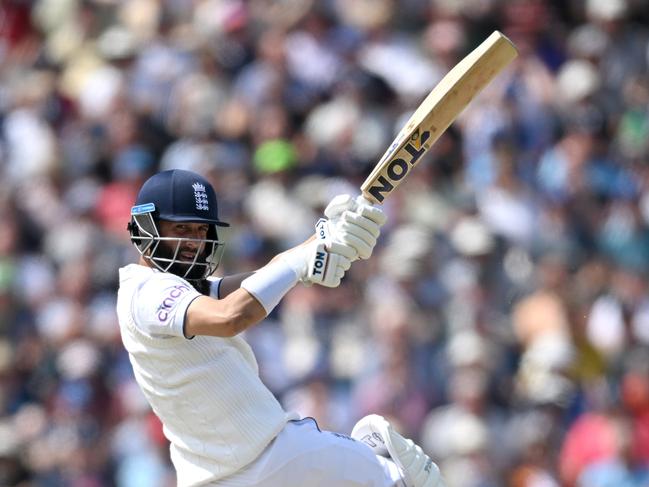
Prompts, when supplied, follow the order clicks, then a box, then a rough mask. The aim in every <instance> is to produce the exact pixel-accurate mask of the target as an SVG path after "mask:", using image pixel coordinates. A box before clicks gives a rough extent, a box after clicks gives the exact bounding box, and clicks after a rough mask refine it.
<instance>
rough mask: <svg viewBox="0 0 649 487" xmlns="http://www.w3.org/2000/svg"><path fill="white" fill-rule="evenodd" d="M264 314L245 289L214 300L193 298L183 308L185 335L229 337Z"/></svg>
mask: <svg viewBox="0 0 649 487" xmlns="http://www.w3.org/2000/svg"><path fill="white" fill-rule="evenodd" d="M265 317H266V310H265V309H264V307H263V306H262V305H261V304H259V301H257V299H255V298H254V297H253V296H252V295H251V294H250V293H249V292H248V291H246V290H245V289H237V290H236V291H233V292H232V293H230V294H229V295H228V296H227V297H225V298H224V299H220V300H215V299H212V298H209V297H207V296H201V297H199V298H196V299H195V300H194V302H192V304H191V305H190V306H189V308H188V309H187V315H186V316H185V335H187V336H194V335H206V336H215V337H233V336H235V335H238V334H239V333H241V332H242V331H244V330H246V329H247V328H250V327H251V326H253V325H255V324H257V323H259V322H260V321H261V320H263V319H264V318H265Z"/></svg>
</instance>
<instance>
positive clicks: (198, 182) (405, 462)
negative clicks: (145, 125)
mask: <svg viewBox="0 0 649 487" xmlns="http://www.w3.org/2000/svg"><path fill="white" fill-rule="evenodd" d="M325 216H326V217H327V219H324V220H321V221H320V222H319V223H318V238H316V236H315V235H314V237H312V238H310V239H309V240H307V241H306V242H304V243H303V244H301V245H299V246H296V247H294V248H292V249H289V250H287V251H285V252H283V253H281V254H279V255H277V256H276V257H274V258H273V259H272V260H271V261H270V262H269V263H268V264H267V265H265V266H264V267H262V268H261V269H258V270H257V271H255V272H250V273H246V274H238V275H233V276H227V277H222V278H215V277H211V275H212V274H213V273H214V271H215V270H216V268H217V267H218V264H219V260H220V257H221V253H222V249H223V242H222V241H221V240H220V239H219V234H218V230H219V228H220V227H225V226H228V224H227V223H225V222H223V221H221V220H220V219H219V216H218V211H217V198H216V194H215V192H214V189H213V188H212V186H211V185H210V183H209V182H208V181H207V180H206V179H205V178H203V177H202V176H200V175H199V174H196V173H194V172H191V171H184V170H170V171H163V172H160V173H158V174H155V175H154V176H152V177H151V178H149V179H148V180H147V181H146V182H145V183H144V185H143V186H142V188H141V189H140V192H139V194H138V196H137V201H136V202H135V205H134V206H133V208H132V210H131V221H130V223H129V225H128V230H129V232H130V235H131V240H132V242H133V244H134V245H135V247H136V248H137V250H138V252H139V253H140V258H139V261H138V262H137V263H134V264H130V265H127V266H125V267H123V268H121V269H120V270H119V282H120V284H119V291H118V299H117V314H118V317H119V325H120V331H121V336H122V341H123V343H124V346H125V348H126V350H127V351H128V353H129V357H130V361H131V364H132V366H133V371H134V374H135V378H136V380H137V382H138V384H139V386H140V388H141V389H142V391H143V393H144V395H145V396H146V398H147V400H148V401H149V403H150V405H151V407H152V408H153V411H154V412H155V414H156V415H157V416H158V417H159V418H160V420H161V421H162V423H163V430H164V434H165V436H166V437H167V438H168V439H169V441H170V444H171V446H170V455H171V460H172V462H173V465H174V467H175V469H176V473H177V481H178V485H179V486H182V487H185V486H186V487H189V486H203V485H209V486H223V487H316V486H318V487H352V486H354V487H360V486H367V487H370V486H372V487H393V486H401V487H402V486H407V487H442V486H443V482H442V480H441V477H440V474H439V469H438V468H437V465H436V464H435V463H433V462H432V460H431V459H430V458H429V457H428V456H426V455H425V454H424V452H423V451H422V450H421V448H420V447H419V446H417V445H415V444H414V443H413V442H412V441H411V440H408V439H405V438H403V437H402V436H401V435H399V434H398V433H397V432H396V431H394V430H393V429H392V427H391V426H390V424H389V423H388V422H387V421H386V420H385V419H384V418H382V417H380V416H377V415H370V416H367V417H365V418H363V419H362V420H360V421H359V423H357V424H356V426H355V427H354V429H353V431H352V434H351V437H349V436H346V435H341V434H337V433H332V432H328V431H321V430H320V429H319V428H318V425H317V424H316V422H315V420H313V419H311V418H304V419H302V418H300V417H299V416H298V415H297V414H295V413H291V412H287V411H285V410H284V409H283V408H282V406H281V405H280V403H279V402H278V401H277V399H276V398H275V397H274V396H273V394H272V393H271V392H270V391H269V389H268V388H267V387H266V386H265V385H264V384H263V383H262V381H261V380H260V378H259V374H258V366H257V361H256V359H255V356H254V354H253V352H252V349H251V348H250V346H249V345H248V344H247V343H246V341H245V340H244V339H243V338H242V337H241V332H243V331H245V330H246V329H248V328H249V327H251V326H253V325H256V324H257V323H259V322H261V321H262V320H263V319H264V318H265V317H266V316H267V315H268V314H269V313H270V312H271V311H272V310H273V308H275V306H277V304H278V303H279V301H280V300H281V299H282V297H283V296H284V295H285V294H286V293H287V292H288V291H289V290H290V289H292V288H293V287H294V286H296V285H297V284H298V283H301V284H306V285H311V284H317V285H322V286H326V287H336V286H338V285H339V284H340V281H341V279H342V278H343V276H344V274H345V272H346V271H347V270H348V269H349V267H350V265H351V264H352V262H353V261H355V260H357V259H359V258H363V259H366V258H368V257H370V255H371V254H372V250H373V248H374V246H375V244H376V241H377V238H378V236H379V234H380V229H381V226H382V225H383V224H384V223H385V220H386V217H385V215H384V213H383V212H382V211H381V210H380V209H379V208H375V207H372V206H370V205H368V204H364V203H363V202H361V201H357V200H355V199H353V198H352V197H351V196H346V195H340V196H337V197H335V198H334V199H333V200H332V201H331V203H330V204H329V205H328V206H327V208H326V210H325Z"/></svg>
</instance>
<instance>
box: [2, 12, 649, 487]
mask: <svg viewBox="0 0 649 487" xmlns="http://www.w3.org/2000/svg"><path fill="white" fill-rule="evenodd" d="M494 29H499V30H501V31H502V32H504V33H505V34H506V35H508V36H509V37H510V38H511V39H512V40H513V41H514V42H515V44H516V45H517V47H518V49H519V52H520V55H519V57H518V58H517V60H516V61H515V62H514V63H513V65H512V66H511V67H510V68H508V69H507V70H506V71H505V72H504V73H503V74H501V75H500V76H499V77H498V78H497V79H496V80H495V81H494V82H493V83H492V84H491V85H490V86H489V87H488V88H487V89H486V90H485V91H484V92H483V93H482V94H481V95H480V97H479V98H478V99H476V100H475V101H474V103H472V105H471V106H470V107H469V108H468V109H467V110H466V111H465V112H464V113H463V114H462V116H461V117H460V118H459V120H458V121H457V123H455V124H454V125H453V126H452V127H451V128H450V129H449V130H448V131H447V132H446V133H445V134H444V135H443V136H442V137H441V139H440V140H439V141H438V142H437V144H436V145H435V146H434V147H433V149H432V150H431V153H430V154H429V155H427V156H426V157H425V158H424V160H423V161H422V162H421V163H420V165H419V166H418V167H417V169H416V170H415V171H413V173H412V175H411V177H410V178H408V180H407V181H405V182H404V183H403V184H402V186H401V187H400V188H399V189H398V190H397V191H395V192H394V193H393V194H392V195H391V197H390V199H389V200H388V201H387V202H386V204H385V205H384V208H385V211H386V213H387V214H388V216H389V222H388V224H387V225H386V228H385V230H384V232H383V234H382V236H381V239H380V242H379V245H378V246H377V249H376V251H375V253H374V255H373V256H372V258H371V259H370V260H367V261H360V262H357V263H356V264H355V265H354V266H353V268H352V270H351V271H350V272H349V273H348V275H347V277H346V278H345V280H344V283H343V284H342V285H341V286H340V287H339V288H337V289H333V290H330V289H324V288H320V287H317V286H314V287H309V288H307V287H298V288H295V289H294V290H293V291H291V292H290V293H289V295H287V297H286V298H285V299H284V301H283V303H282V304H281V306H280V307H279V308H278V309H277V310H276V311H275V312H274V313H273V314H272V315H271V316H270V317H268V319H267V320H265V322H264V323H262V324H261V325H259V326H258V327H256V328H253V329H251V330H250V331H249V332H248V333H247V338H248V340H249V341H250V343H251V345H252V346H253V348H254V349H255V350H256V352H257V355H258V359H259V362H260V368H261V374H262V376H263V378H264V380H265V382H266V383H267V384H268V386H269V387H270V388H271V390H272V391H273V392H274V393H275V394H276V395H277V397H278V398H279V399H280V400H281V402H282V403H283V404H284V405H285V406H286V408H288V409H291V410H295V411H298V412H299V413H300V414H302V415H309V416H314V417H315V418H317V420H318V422H319V424H320V426H321V427H322V428H327V429H332V430H335V431H339V432H343V433H348V432H349V431H350V430H351V427H352V425H353V424H354V422H355V421H356V420H358V419H359V418H360V417H361V416H363V415H365V414H367V413H370V412H371V413H379V414H383V415H385V416H387V417H389V418H390V419H391V420H392V421H394V423H395V425H396V426H397V428H398V429H399V430H400V431H402V432H403V433H404V434H405V435H407V436H410V437H411V438H413V439H414V440H416V441H417V442H419V443H420V444H421V445H422V447H423V448H424V449H425V450H426V451H427V452H428V453H429V454H431V455H432V456H433V458H434V459H435V460H436V461H437V462H438V463H439V465H440V467H441V469H442V471H443V472H444V474H445V476H446V478H447V485H448V486H449V487H499V486H505V487H558V486H567V487H613V486H615V487H647V486H649V294H648V290H649V289H648V288H649V274H648V273H649V69H648V65H649V4H648V2H647V1H646V0H568V1H559V0H479V1H478V0H401V1H394V0H282V1H270V0H248V1H244V0H130V1H126V0H4V1H2V2H1V3H0V486H3V487H4V486H21V487H32V486H34V487H54V486H73V487H99V486H117V487H148V486H151V487H159V486H171V485H174V484H175V475H174V472H173V469H172V468H171V466H170V463H169V458H168V444H167V442H166V440H165V438H164V436H163V435H162V431H161V426H160V423H159V421H157V419H156V418H155V416H154V415H153V414H152V413H151V411H150V409H149V408H148V406H147V404H146V401H145V400H144V398H143V396H142V395H141V393H140V392H139V390H138V388H137V385H136V384H135V382H134V379H133V375H132V371H131V367H130V364H129V361H128V357H127V354H126V353H125V351H124V350H123V348H122V345H121V340H120V337H119V330H118V326H117V323H116V315H115V301H116V287H117V269H118V268H119V267H120V266H122V265H125V264H127V263H130V262H133V261H135V260H136V258H137V253H136V252H135V250H134V248H133V247H132V245H131V244H130V242H129V239H128V234H127V232H126V223H127V220H128V218H129V209H130V206H131V205H132V203H133V201H134V199H135V195H136V193H137V190H138V189H139V186H140V185H141V183H142V182H143V181H144V180H145V179H146V178H147V177H149V176H150V175H151V174H153V173H154V172H155V171H158V170H161V169H169V168H184V169H191V170H195V171H197V172H200V173H201V174H203V175H205V176H206V177H208V178H209V179H210V180H211V181H212V182H213V184H214V186H215V188H216V190H217V194H218V195H219V198H220V213H221V217H222V218H223V219H224V220H226V221H229V222H230V223H231V224H232V228H231V229H230V230H229V231H228V233H227V234H225V235H223V237H224V238H225V240H226V241H227V244H226V256H225V258H224V261H223V263H222V266H221V268H220V269H219V270H218V271H217V274H229V273H234V272H242V271H247V270H251V269H254V268H257V267H258V266H260V265H262V264H264V263H265V262H267V261H268V259H269V258H270V257H271V256H272V255H274V253H276V252H277V251H280V250H284V249H286V248H287V247H288V246H290V245H293V244H296V243H298V242H300V241H301V240H302V239H304V238H305V237H306V236H308V235H309V234H311V233H312V232H313V224H314V222H315V221H316V220H317V218H318V217H319V216H320V215H321V213H322V210H323V207H324V205H326V203H327V202H328V200H329V199H330V198H331V197H332V196H334V195H335V194H339V193H351V194H358V191H359V190H358V188H359V186H360V183H361V182H362V181H363V179H364V177H365V176H366V175H367V174H368V173H369V171H370V170H371V168H372V167H373V165H374V164H375V162H376V161H377V160H378V158H379V157H380V156H381V154H382V152H383V151H384V150H385V148H386V147H387V145H388V144H389V142H390V141H391V140H392V138H393V136H394V135H395V133H396V132H397V131H398V129H399V128H400V127H401V125H402V124H403V123H404V121H405V120H406V119H407V117H408V116H409V115H410V114H411V113H412V111H413V110H414V108H416V106H417V105H418V104H419V102H420V101H421V100H422V99H423V97H424V96H425V95H426V94H427V92H428V91H429V90H430V89H431V88H432V87H433V86H434V85H435V84H436V83H437V82H438V81H439V80H440V79H441V77H442V76H443V75H444V74H445V73H446V72H447V71H448V70H449V69H450V68H451V67H452V66H454V65H455V63H456V62H457V61H458V60H459V59H461V58H462V57H463V56H464V55H465V54H466V53H467V52H468V51H469V50H471V49H472V48H473V47H475V46H476V45H477V44H478V43H479V42H481V41H482V40H483V39H485V38H486V37H487V36H488V35H489V34H490V33H491V32H492V31H493V30H494Z"/></svg>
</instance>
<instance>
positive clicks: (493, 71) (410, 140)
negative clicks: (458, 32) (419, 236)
mask: <svg viewBox="0 0 649 487" xmlns="http://www.w3.org/2000/svg"><path fill="white" fill-rule="evenodd" d="M517 55H518V52H517V51H516V48H515V47H514V44H512V42H511V41H510V40H509V39H508V38H507V37H505V36H504V35H503V34H502V33H500V32H498V31H495V32H494V33H493V34H491V35H490V36H489V37H488V38H487V39H486V40H485V41H484V42H483V43H482V44H480V45H479V46H478V47H476V48H475V49H474V50H473V51H471V52H470V53H469V54H468V55H467V56H466V57H465V58H464V59H462V60H461V61H460V62H459V63H458V64H456V65H455V67H453V69H451V70H450V71H449V72H448V74H447V75H446V76H444V78H442V80H441V81H440V82H439V83H438V84H437V85H436V86H435V87H434V88H433V90H432V91H431V92H430V93H429V94H428V96H427V97H426V98H425V99H424V101H423V102H422V103H421V104H420V105H419V107H418V108H417V109H416V110H415V112H414V113H413V114H412V116H411V117H410V118H409V119H408V121H407V122H406V124H405V125H404V126H403V128H402V129H401V130H400V131H399V133H398V134H397V136H396V137H395V139H394V140H393V141H392V143H391V144H390V147H389V148H388V150H387V151H386V152H385V154H383V156H382V157H381V159H380V160H379V162H378V163H377V164H376V166H375V167H374V169H373V170H372V172H371V174H370V175H369V176H368V177H367V179H365V181H364V182H363V184H362V185H361V192H362V195H363V197H364V198H365V199H366V200H368V201H370V202H372V203H374V204H377V203H379V204H380V203H382V202H383V201H384V200H385V198H386V197H387V196H389V194H390V193H391V192H392V191H394V189H395V188H396V187H397V186H398V185H399V184H400V183H401V181H403V179H404V178H405V177H406V176H407V175H408V173H409V172H410V171H411V170H412V168H413V167H415V165H417V163H418V162H419V160H420V159H421V156H422V155H424V154H425V153H426V152H427V151H428V150H429V149H430V148H431V146H432V145H433V144H434V143H435V141H436V140H437V139H438V138H439V137H440V136H441V135H442V134H443V133H444V131H445V130H446V129H447V128H448V127H449V126H450V125H451V123H453V121H454V120H455V119H456V118H457V117H458V115H459V114H460V113H461V112H462V110H464V108H466V106H467V105H468V104H469V103H470V102H471V100H473V99H474V98H475V97H476V95H477V94H478V93H479V92H480V91H481V90H482V89H483V88H484V87H485V86H487V85H488V84H489V83H490V82H491V80H492V79H494V78H495V77H496V75H497V74H498V73H500V71H502V70H503V69H504V68H505V67H506V66H507V65H508V64H509V63H510V62H511V61H512V60H513V59H514V58H515V57H516V56H517Z"/></svg>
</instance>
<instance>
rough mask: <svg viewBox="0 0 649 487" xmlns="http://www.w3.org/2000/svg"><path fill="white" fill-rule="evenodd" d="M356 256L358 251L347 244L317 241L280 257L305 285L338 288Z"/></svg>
mask: <svg viewBox="0 0 649 487" xmlns="http://www.w3.org/2000/svg"><path fill="white" fill-rule="evenodd" d="M355 255H356V251H355V250H354V249H353V248H351V247H349V246H347V245H345V244H341V243H336V242H330V243H325V242H324V241H322V240H318V239H315V240H312V241H311V242H309V243H307V244H304V245H301V246H299V247H296V248H294V249H291V250H289V251H288V252H284V253H283V254H281V255H280V257H281V259H282V260H283V261H284V262H286V263H287V264H288V265H289V266H290V267H291V268H292V269H293V270H294V271H295V273H296V274H297V276H298V280H300V281H301V282H303V283H304V284H307V285H310V284H320V285H321V286H326V287H338V286H339V285H340V281H341V280H342V278H343V276H344V275H345V272H346V271H347V270H348V269H349V268H350V266H351V265H352V262H351V258H352V257H354V256H355Z"/></svg>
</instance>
